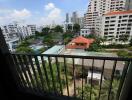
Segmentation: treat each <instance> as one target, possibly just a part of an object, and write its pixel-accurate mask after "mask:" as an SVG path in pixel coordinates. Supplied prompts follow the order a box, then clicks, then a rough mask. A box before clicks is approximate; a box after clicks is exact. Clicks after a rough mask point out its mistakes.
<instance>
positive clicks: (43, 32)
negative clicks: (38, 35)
mask: <svg viewBox="0 0 132 100" xmlns="http://www.w3.org/2000/svg"><path fill="white" fill-rule="evenodd" d="M49 32H50V28H49V27H44V28H43V29H42V34H44V35H46V34H48V33H49Z"/></svg>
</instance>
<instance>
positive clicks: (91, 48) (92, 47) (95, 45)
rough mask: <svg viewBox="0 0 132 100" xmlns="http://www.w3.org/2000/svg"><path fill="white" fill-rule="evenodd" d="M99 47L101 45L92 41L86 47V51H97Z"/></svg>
mask: <svg viewBox="0 0 132 100" xmlns="http://www.w3.org/2000/svg"><path fill="white" fill-rule="evenodd" d="M100 49H101V46H100V45H99V44H98V43H97V42H94V43H92V44H91V45H90V46H89V48H88V49H87V51H96V52H97V51H99V50H100Z"/></svg>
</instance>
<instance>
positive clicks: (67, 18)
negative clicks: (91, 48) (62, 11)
mask: <svg viewBox="0 0 132 100" xmlns="http://www.w3.org/2000/svg"><path fill="white" fill-rule="evenodd" d="M66 22H67V23H69V22H70V18H69V13H66Z"/></svg>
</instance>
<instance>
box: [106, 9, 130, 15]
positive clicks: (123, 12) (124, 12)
mask: <svg viewBox="0 0 132 100" xmlns="http://www.w3.org/2000/svg"><path fill="white" fill-rule="evenodd" d="M119 14H132V10H129V11H112V12H109V13H107V14H105V15H119Z"/></svg>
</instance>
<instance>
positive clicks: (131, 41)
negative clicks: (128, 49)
mask: <svg viewBox="0 0 132 100" xmlns="http://www.w3.org/2000/svg"><path fill="white" fill-rule="evenodd" d="M129 44H130V46H132V37H131V39H130V43H129Z"/></svg>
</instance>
